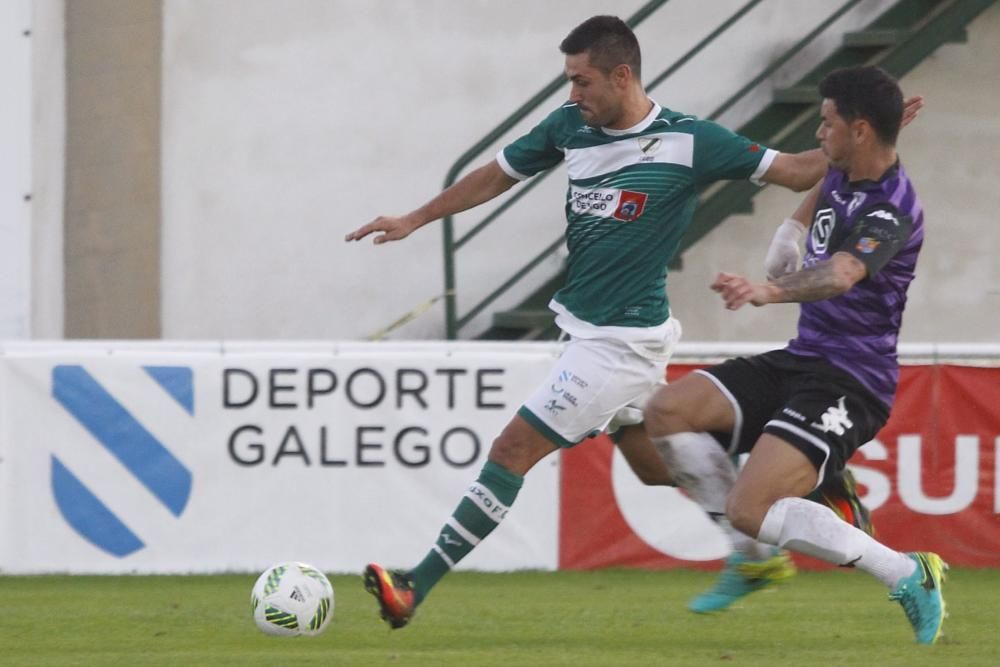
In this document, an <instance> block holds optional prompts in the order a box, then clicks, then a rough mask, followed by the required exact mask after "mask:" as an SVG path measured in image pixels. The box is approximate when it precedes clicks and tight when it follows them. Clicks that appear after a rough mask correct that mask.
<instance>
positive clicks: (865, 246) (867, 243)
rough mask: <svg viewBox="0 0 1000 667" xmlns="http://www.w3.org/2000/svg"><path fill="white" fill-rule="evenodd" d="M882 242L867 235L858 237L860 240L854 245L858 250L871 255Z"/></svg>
mask: <svg viewBox="0 0 1000 667" xmlns="http://www.w3.org/2000/svg"><path fill="white" fill-rule="evenodd" d="M880 243H881V241H876V240H875V239H873V238H871V237H870V236H866V237H864V238H861V239H858V242H857V244H856V245H855V246H854V248H855V249H856V250H857V251H858V252H862V253H864V254H866V255H870V254H872V253H873V252H875V249H876V248H878V246H879V244H880Z"/></svg>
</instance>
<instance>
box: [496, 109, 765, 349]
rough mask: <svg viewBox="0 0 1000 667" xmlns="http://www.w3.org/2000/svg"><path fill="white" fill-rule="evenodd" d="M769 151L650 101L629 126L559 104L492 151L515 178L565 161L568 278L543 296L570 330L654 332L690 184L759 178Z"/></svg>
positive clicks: (655, 336)
mask: <svg viewBox="0 0 1000 667" xmlns="http://www.w3.org/2000/svg"><path fill="white" fill-rule="evenodd" d="M776 155H777V153H776V152H775V151H773V150H769V149H765V148H763V147H761V146H759V145H758V144H755V143H753V142H751V141H750V140H749V139H746V138H745V137H742V136H740V135H738V134H734V133H733V132H731V131H729V130H727V129H726V128H724V127H721V126H720V125H717V124H715V123H713V122H710V121H705V120H699V119H697V118H695V117H693V116H688V115H685V114H681V113H677V112H675V111H670V110H669V109H664V108H662V107H660V106H659V105H658V104H654V105H653V109H652V110H651V111H650V112H649V115H647V116H646V117H645V118H644V119H643V120H642V121H641V122H640V123H639V124H638V125H636V126H635V127H632V128H629V129H627V130H611V129H605V128H601V129H597V128H592V127H590V126H588V125H587V124H586V123H584V121H583V118H582V117H581V115H580V111H579V109H578V108H577V106H576V105H575V104H567V105H565V106H563V107H561V108H560V109H557V110H556V111H554V112H553V113H551V114H549V116H548V117H547V118H546V119H545V120H543V121H542V122H541V123H539V124H538V125H537V126H535V128H534V129H532V130H531V131H530V132H529V133H528V134H526V135H524V136H523V137H521V138H520V139H517V140H516V141H514V142H513V143H512V144H510V145H509V146H507V147H505V148H504V149H503V150H502V151H500V153H499V154H498V155H497V161H498V162H499V163H500V166H501V168H502V169H503V170H504V171H505V172H507V174H508V175H510V176H511V177H512V178H516V179H518V180H523V179H525V178H529V177H531V176H534V175H535V174H537V173H539V172H541V171H544V170H545V169H548V168H549V167H553V166H555V165H557V164H559V163H560V162H562V161H565V162H566V169H567V172H568V176H569V187H568V189H567V191H566V222H567V224H568V227H567V230H566V244H567V247H568V249H569V258H568V259H567V269H568V278H567V280H566V285H565V286H564V287H563V288H562V289H561V290H559V291H558V292H557V293H556V295H555V296H554V297H553V299H552V302H551V303H550V304H549V306H550V308H552V310H554V311H555V312H556V313H557V318H556V322H557V323H558V324H559V326H560V327H561V328H562V329H563V330H564V331H566V332H567V333H569V334H570V335H572V336H576V337H579V338H594V337H603V336H610V337H613V338H619V339H622V340H631V341H639V340H659V339H660V338H661V337H662V336H661V333H662V332H661V331H660V329H662V328H663V327H665V326H666V320H667V318H668V317H669V315H670V306H669V303H668V301H667V291H666V281H667V263H668V262H669V261H670V259H671V258H672V257H673V256H674V253H675V252H677V247H678V245H679V243H680V240H681V237H682V236H683V235H684V232H685V230H687V228H688V225H690V224H691V217H692V215H693V213H694V208H695V203H696V200H697V192H698V188H699V186H701V185H704V184H706V183H711V182H713V181H718V180H724V179H747V178H749V179H751V180H756V179H759V178H760V177H761V176H762V175H763V174H764V172H765V171H767V169H768V167H769V166H770V165H771V162H772V161H773V160H774V157H775V156H776Z"/></svg>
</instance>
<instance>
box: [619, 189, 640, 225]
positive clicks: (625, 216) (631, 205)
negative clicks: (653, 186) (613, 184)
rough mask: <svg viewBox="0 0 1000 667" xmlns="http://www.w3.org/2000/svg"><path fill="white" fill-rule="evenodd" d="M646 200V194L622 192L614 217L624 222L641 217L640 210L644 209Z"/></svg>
mask: <svg viewBox="0 0 1000 667" xmlns="http://www.w3.org/2000/svg"><path fill="white" fill-rule="evenodd" d="M646 198H647V197H646V193H644V192H633V191H632V190H622V194H621V197H620V198H619V200H618V208H617V209H615V213H614V217H615V218H617V219H618V220H624V221H625V222H632V221H633V220H635V219H636V218H638V217H639V216H640V215H642V209H644V208H645V207H646Z"/></svg>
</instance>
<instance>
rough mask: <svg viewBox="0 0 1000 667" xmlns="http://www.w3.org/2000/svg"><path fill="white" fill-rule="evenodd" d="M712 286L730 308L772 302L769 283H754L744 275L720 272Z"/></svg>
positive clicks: (734, 308) (735, 308)
mask: <svg viewBox="0 0 1000 667" xmlns="http://www.w3.org/2000/svg"><path fill="white" fill-rule="evenodd" d="M711 288H712V289H713V290H715V291H716V292H718V293H719V294H720V295H721V296H722V300H723V301H724V302H725V303H726V308H728V309H729V310H737V309H739V308H741V307H743V306H745V305H746V304H748V303H751V304H753V305H755V306H763V305H764V304H766V303H770V302H769V301H768V300H767V297H768V294H769V292H770V287H769V286H768V285H761V284H758V283H752V282H750V281H749V280H747V279H746V278H744V277H743V276H737V275H735V274H732V273H720V274H719V275H718V276H716V278H715V282H713V283H712V285H711Z"/></svg>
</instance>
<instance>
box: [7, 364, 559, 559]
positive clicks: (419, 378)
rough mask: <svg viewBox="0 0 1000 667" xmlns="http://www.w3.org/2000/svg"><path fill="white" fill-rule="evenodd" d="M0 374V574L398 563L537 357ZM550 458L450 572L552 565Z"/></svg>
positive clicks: (507, 408)
mask: <svg viewBox="0 0 1000 667" xmlns="http://www.w3.org/2000/svg"><path fill="white" fill-rule="evenodd" d="M23 350H24V351H23V352H21V353H19V352H17V351H16V350H15V351H12V350H10V349H8V350H7V351H6V354H5V356H4V358H3V370H2V372H3V383H2V384H3V397H2V408H3V412H2V439H0V442H2V445H0V457H2V460H0V484H2V486H0V493H2V496H0V499H2V504H0V530H2V539H0V570H2V571H4V572H13V573H27V572H98V573H105V572H108V573H110V572H189V571H198V572H213V571H216V572H217V571H248V570H260V569H263V568H264V567H266V566H268V565H270V564H272V563H274V562H277V561H282V560H301V561H305V562H309V563H311V564H313V565H315V566H317V567H320V568H322V569H324V570H326V571H331V572H338V571H343V572H358V571H360V570H361V569H362V568H363V567H364V565H365V564H366V563H367V562H369V561H377V562H380V563H384V564H386V565H389V566H410V565H413V564H415V563H416V562H418V561H419V560H420V559H421V558H422V557H423V555H424V554H425V553H426V552H427V550H428V549H429V548H430V546H431V544H432V542H433V541H434V539H435V537H436V536H437V531H438V529H439V528H440V526H441V525H442V523H443V522H444V521H445V520H446V519H447V518H448V517H449V515H450V514H451V512H452V511H453V510H454V508H455V506H456V505H457V503H458V500H459V499H460V497H461V495H462V494H463V493H464V491H465V489H466V488H467V487H468V486H469V484H470V483H471V482H472V481H473V480H475V478H476V477H477V476H478V474H479V470H480V468H481V467H482V465H483V463H484V462H485V460H486V455H487V452H488V450H489V447H490V444H491V442H492V440H493V438H494V437H495V436H496V434H497V433H499V431H500V429H501V428H502V426H503V425H504V424H505V423H506V422H507V421H508V420H509V418H510V416H511V415H512V414H513V412H514V411H515V410H516V409H517V407H518V406H519V405H520V401H521V400H522V399H523V397H524V396H526V395H527V394H528V393H529V392H530V391H531V390H532V389H533V388H534V387H535V385H536V384H537V383H538V382H539V381H540V380H541V379H542V378H543V377H544V375H545V373H546V372H547V370H548V367H549V365H550V363H551V360H552V358H553V355H554V354H555V350H557V348H556V347H554V346H551V345H539V346H530V345H529V346H525V345H518V346H504V345H503V344H500V345H496V346H489V345H461V344H456V345H443V344H433V345H385V344H380V345H373V344H372V345H366V344H356V345H339V346H334V345H331V344H327V345H326V346H325V347H324V346H318V345H317V346H302V345H299V346H294V345H293V346H272V349H268V348H267V347H266V346H264V347H262V346H261V345H259V344H258V345H254V346H251V345H247V346H246V348H245V349H241V348H240V347H239V346H238V345H237V346H234V345H227V346H226V349H225V350H220V347H219V346H218V345H215V346H214V347H213V346H211V345H205V346H178V348H177V349H171V348H170V347H169V345H163V346H160V347H159V348H158V347H155V346H142V345H133V346H132V347H128V346H126V347H124V348H115V349H112V350H110V351H108V350H102V349H96V348H87V347H86V346H84V345H73V344H66V345H64V346H53V347H51V348H49V349H42V350H40V349H39V348H37V347H31V346H25V347H24V348H23ZM558 463H559V461H558V457H551V461H546V462H544V463H543V464H541V465H539V466H538V467H537V469H536V470H533V471H532V473H531V474H529V476H528V478H527V480H526V482H525V485H524V489H523V491H522V493H521V496H520V499H519V500H520V502H522V503H524V504H525V505H526V506H528V507H530V509H531V511H526V512H512V513H511V516H510V517H509V518H508V519H507V520H506V521H504V523H503V524H502V525H501V526H500V527H499V528H498V529H497V530H496V531H495V533H494V534H493V535H492V536H491V537H490V548H489V549H483V550H478V551H476V552H475V553H473V554H472V555H471V556H470V557H469V558H467V559H466V561H464V562H463V563H462V564H461V566H462V567H467V568H475V569H481V570H494V569H512V568H542V569H553V568H554V567H555V565H556V556H557V543H556V535H557V532H558V531H557V519H558V472H559V471H558Z"/></svg>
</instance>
